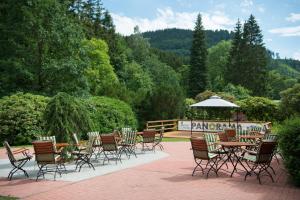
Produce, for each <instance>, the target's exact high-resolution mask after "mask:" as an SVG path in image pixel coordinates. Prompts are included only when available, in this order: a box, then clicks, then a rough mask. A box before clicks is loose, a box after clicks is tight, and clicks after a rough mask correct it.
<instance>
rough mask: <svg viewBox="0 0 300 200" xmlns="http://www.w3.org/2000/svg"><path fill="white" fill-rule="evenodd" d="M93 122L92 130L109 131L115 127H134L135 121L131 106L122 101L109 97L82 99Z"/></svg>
mask: <svg viewBox="0 0 300 200" xmlns="http://www.w3.org/2000/svg"><path fill="white" fill-rule="evenodd" d="M84 103H85V105H86V106H87V108H88V111H89V115H90V118H91V120H92V122H93V128H92V129H93V131H100V132H101V133H110V132H112V131H113V130H114V129H116V128H121V127H125V126H130V127H133V128H136V126H137V121H136V117H135V115H134V113H133V111H132V109H131V107H130V106H129V105H128V104H126V103H125V102H123V101H120V100H117V99H113V98H109V97H91V98H89V99H86V100H84Z"/></svg>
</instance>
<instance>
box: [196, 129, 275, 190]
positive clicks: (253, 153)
mask: <svg viewBox="0 0 300 200" xmlns="http://www.w3.org/2000/svg"><path fill="white" fill-rule="evenodd" d="M245 140H246V141H245ZM191 146H192V150H193V155H194V161H195V164H196V166H195V167H194V169H193V172H192V176H194V174H195V172H196V171H199V169H200V170H201V171H202V173H203V174H204V171H205V170H207V172H206V177H208V175H209V172H210V171H214V172H215V174H216V175H217V176H218V171H220V170H224V169H223V166H226V167H227V169H228V165H227V164H228V163H230V164H231V165H232V167H233V168H232V171H231V172H230V177H232V176H233V174H234V173H236V172H237V171H238V170H242V171H244V172H245V177H244V180H246V179H247V177H248V176H251V175H252V174H255V175H256V176H257V179H258V181H259V183H260V184H261V179H260V178H261V176H262V175H267V176H269V177H270V178H271V180H272V182H274V179H273V176H272V173H273V174H274V175H276V174H275V171H274V169H273V168H272V166H271V161H272V159H273V158H276V159H277V160H278V158H277V157H276V154H277V153H278V150H277V138H276V135H274V134H270V133H265V134H264V135H261V134H258V133H256V134H253V133H251V134H249V135H243V136H240V137H239V136H238V135H237V134H236V131H235V129H225V130H224V132H220V133H217V134H216V133H204V136H203V137H198V138H193V137H192V138H191ZM240 167H241V168H242V169H240ZM270 170H271V172H272V173H270ZM225 171H226V170H225Z"/></svg>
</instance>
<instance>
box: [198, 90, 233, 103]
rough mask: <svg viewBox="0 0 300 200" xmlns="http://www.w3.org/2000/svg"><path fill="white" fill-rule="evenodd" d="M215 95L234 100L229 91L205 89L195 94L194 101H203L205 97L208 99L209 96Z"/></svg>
mask: <svg viewBox="0 0 300 200" xmlns="http://www.w3.org/2000/svg"><path fill="white" fill-rule="evenodd" d="M214 95H217V96H219V97H221V98H222V99H225V100H227V101H231V102H234V101H235V97H234V96H233V95H231V94H229V93H226V92H213V91H210V90H205V91H204V92H201V93H199V94H197V96H196V98H195V99H196V101H197V102H199V101H203V100H205V99H209V98H210V97H211V96H214Z"/></svg>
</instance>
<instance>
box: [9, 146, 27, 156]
mask: <svg viewBox="0 0 300 200" xmlns="http://www.w3.org/2000/svg"><path fill="white" fill-rule="evenodd" d="M28 152H29V149H26V148H24V147H23V148H21V149H16V150H14V151H12V153H13V154H18V153H28Z"/></svg>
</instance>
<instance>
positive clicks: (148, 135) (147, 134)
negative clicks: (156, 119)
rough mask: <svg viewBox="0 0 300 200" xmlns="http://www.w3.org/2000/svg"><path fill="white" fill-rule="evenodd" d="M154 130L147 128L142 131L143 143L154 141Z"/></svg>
mask: <svg viewBox="0 0 300 200" xmlns="http://www.w3.org/2000/svg"><path fill="white" fill-rule="evenodd" d="M155 134H156V131H155V130H154V129H148V130H144V131H143V143H154V141H155Z"/></svg>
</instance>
